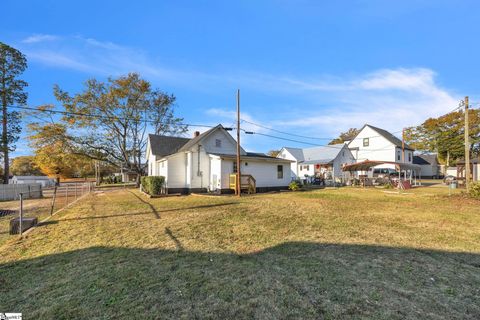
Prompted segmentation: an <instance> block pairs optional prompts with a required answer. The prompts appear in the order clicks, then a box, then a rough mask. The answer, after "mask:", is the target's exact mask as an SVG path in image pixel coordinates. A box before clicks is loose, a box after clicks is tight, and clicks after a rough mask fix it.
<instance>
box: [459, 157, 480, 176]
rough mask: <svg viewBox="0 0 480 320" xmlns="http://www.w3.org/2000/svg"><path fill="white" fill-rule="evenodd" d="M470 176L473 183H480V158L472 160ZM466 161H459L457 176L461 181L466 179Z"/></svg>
mask: <svg viewBox="0 0 480 320" xmlns="http://www.w3.org/2000/svg"><path fill="white" fill-rule="evenodd" d="M470 174H471V177H472V181H474V182H479V181H480V158H473V159H470ZM465 176H466V175H465V160H460V161H457V174H456V177H457V178H458V179H460V180H464V179H465Z"/></svg>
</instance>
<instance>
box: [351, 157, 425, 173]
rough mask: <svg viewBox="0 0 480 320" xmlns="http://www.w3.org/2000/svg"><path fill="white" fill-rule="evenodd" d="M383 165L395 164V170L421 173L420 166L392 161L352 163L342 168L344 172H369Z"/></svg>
mask: <svg viewBox="0 0 480 320" xmlns="http://www.w3.org/2000/svg"><path fill="white" fill-rule="evenodd" d="M381 164H393V165H395V168H397V169H400V170H415V171H419V170H420V168H421V167H420V166H419V165H418V164H411V163H399V162H392V161H373V160H365V161H362V162H357V163H352V164H348V165H346V166H344V167H343V168H342V170H343V171H367V170H369V169H370V168H372V167H376V166H378V165H381Z"/></svg>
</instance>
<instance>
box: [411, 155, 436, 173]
mask: <svg viewBox="0 0 480 320" xmlns="http://www.w3.org/2000/svg"><path fill="white" fill-rule="evenodd" d="M413 164H417V165H419V166H420V175H421V177H422V178H438V177H439V176H440V164H439V162H438V158H437V154H436V153H429V154H418V155H414V156H413Z"/></svg>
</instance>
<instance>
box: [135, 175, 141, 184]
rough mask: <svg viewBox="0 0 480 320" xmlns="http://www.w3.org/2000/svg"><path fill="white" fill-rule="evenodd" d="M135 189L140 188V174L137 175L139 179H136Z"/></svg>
mask: <svg viewBox="0 0 480 320" xmlns="http://www.w3.org/2000/svg"><path fill="white" fill-rule="evenodd" d="M135 187H137V188H140V173H137V177H136V178H135Z"/></svg>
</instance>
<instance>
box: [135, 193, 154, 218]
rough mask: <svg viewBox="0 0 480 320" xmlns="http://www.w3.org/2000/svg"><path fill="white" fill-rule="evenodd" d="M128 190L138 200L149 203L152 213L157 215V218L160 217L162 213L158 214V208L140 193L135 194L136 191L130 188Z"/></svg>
mask: <svg viewBox="0 0 480 320" xmlns="http://www.w3.org/2000/svg"><path fill="white" fill-rule="evenodd" d="M128 192H130V193H131V194H132V195H133V196H134V197H135V198H137V199H138V200H140V201H141V202H143V203H144V204H146V205H148V206H149V207H150V210H152V213H153V214H154V215H155V217H156V218H157V219H160V215H159V214H158V211H157V209H156V208H155V207H154V206H153V205H152V204H151V203H150V202H148V201H145V200H144V199H142V197H140V196H139V195H137V194H135V192H132V191H130V190H128Z"/></svg>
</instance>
